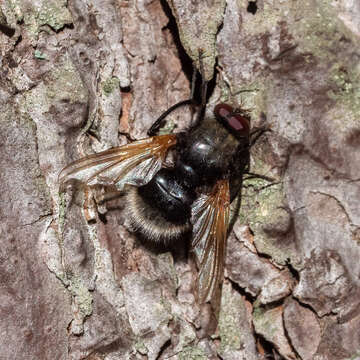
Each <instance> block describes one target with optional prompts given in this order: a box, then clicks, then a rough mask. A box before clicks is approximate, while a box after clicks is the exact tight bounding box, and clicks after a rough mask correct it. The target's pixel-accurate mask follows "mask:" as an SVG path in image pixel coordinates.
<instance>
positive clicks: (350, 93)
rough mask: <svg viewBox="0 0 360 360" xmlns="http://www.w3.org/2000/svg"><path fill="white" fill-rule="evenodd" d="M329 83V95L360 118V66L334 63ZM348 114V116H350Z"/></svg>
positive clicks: (357, 118)
mask: <svg viewBox="0 0 360 360" xmlns="http://www.w3.org/2000/svg"><path fill="white" fill-rule="evenodd" d="M329 84H330V86H331V90H329V91H328V93H327V95H328V96H329V97H330V98H331V99H333V100H334V101H336V103H337V104H338V105H339V106H340V107H344V108H345V109H347V110H348V112H349V113H350V114H349V116H350V118H351V114H352V115H353V116H355V117H356V119H354V120H355V121H356V122H358V120H359V114H360V68H359V67H357V68H356V67H355V68H349V67H347V66H345V65H344V64H338V63H336V64H334V65H333V67H332V68H331V70H330V76H329ZM343 115H344V114H343V111H342V121H344V116H343ZM349 116H347V118H349Z"/></svg>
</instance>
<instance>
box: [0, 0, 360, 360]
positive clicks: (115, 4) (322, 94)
mask: <svg viewBox="0 0 360 360" xmlns="http://www.w3.org/2000/svg"><path fill="white" fill-rule="evenodd" d="M359 19H360V5H359V3H358V2H355V1H350V0H340V1H336V2H328V1H325V0H311V1H308V2H296V1H287V2H283V1H280V0H277V1H270V0H257V1H244V0H239V1H234V0H227V1H225V0H214V1H198V2H196V1H195V2H185V1H179V0H169V1H168V2H165V1H164V0H162V1H158V0H153V1H142V0H138V1H133V0H129V1H125V0H124V1H120V0H117V1H109V0H102V1H100V0H87V1H81V0H69V1H65V0H61V1H59V0H58V1H56V0H32V1H30V0H3V1H2V2H1V3H0V49H1V54H0V65H1V66H0V106H1V110H2V111H1V112H0V149H1V153H0V154H1V157H0V164H1V165H0V186H1V191H0V218H1V225H0V234H1V237H0V239H1V240H0V241H1V246H0V274H1V275H0V304H1V306H0V320H1V321H0V333H1V336H0V349H1V356H0V358H1V359H19V360H20V359H26V360H28V359H92V360H95V359H106V360H115V359H168V358H171V359H224V360H230V359H247V360H252V359H261V358H263V359H265V358H267V359H268V358H273V359H282V358H283V359H302V360H310V359H314V360H325V359H326V360H340V359H357V358H360V331H359V329H360V287H359V286H360V262H359V258H360V228H359V226H360V207H359V201H360V151H359V147H360V65H359V59H360V46H359V44H360V20H359ZM199 53H202V56H203V58H204V67H205V77H206V79H208V80H211V79H212V82H211V86H210V91H211V97H210V99H209V101H208V107H207V111H210V112H211V111H212V109H213V107H214V106H215V104H217V103H219V102H227V103H231V104H233V105H234V106H237V107H241V108H243V109H248V111H249V113H250V115H251V126H252V128H256V127H259V126H267V127H269V128H270V131H268V132H266V133H265V135H263V136H262V137H261V138H260V139H259V141H258V142H257V143H256V144H255V145H254V147H253V148H252V149H251V171H252V172H254V173H257V174H260V175H264V176H267V177H271V178H273V179H274V181H273V182H272V183H269V182H268V181H266V180H264V179H263V178H251V179H248V180H246V181H244V186H243V189H242V194H241V197H240V200H241V207H240V212H239V213H238V214H236V213H235V210H236V209H235V208H234V214H235V215H233V216H235V218H234V220H235V224H234V227H233V229H232V232H231V233H230V235H229V238H228V244H227V256H226V270H225V279H224V283H223V288H222V297H221V305H220V313H219V314H215V313H214V311H213V309H212V307H211V306H210V305H209V304H206V305H199V304H198V303H197V302H196V299H195V296H194V291H195V289H194V284H195V279H196V274H197V271H196V268H195V266H194V264H193V262H192V260H191V257H190V256H189V255H188V253H187V249H186V246H185V245H184V244H175V245H174V244H173V245H171V246H169V247H167V248H164V249H160V250H159V249H158V248H156V249H155V248H154V247H153V246H149V244H148V243H147V242H146V241H144V240H143V239H139V238H138V237H137V236H136V235H135V234H134V233H133V232H132V230H131V227H130V226H129V220H128V219H127V216H126V207H127V204H126V201H125V200H124V199H123V198H118V199H115V200H112V201H109V202H107V203H106V204H105V206H102V207H98V209H97V210H98V211H97V210H96V206H95V202H94V200H93V196H94V190H93V189H88V188H85V189H75V190H74V191H72V192H69V191H68V192H65V193H64V192H62V191H60V190H61V189H59V184H58V178H57V177H58V173H59V171H60V170H61V169H62V168H63V167H64V166H65V165H67V164H68V163H70V162H71V161H73V160H76V159H78V158H80V157H82V156H84V155H86V154H90V153H94V152H98V151H101V150H105V149H108V148H110V147H114V146H119V145H121V144H124V143H126V141H127V138H128V137H129V136H130V137H131V138H142V137H146V132H147V130H148V129H149V127H150V126H151V124H152V123H153V122H154V120H155V119H156V118H157V117H158V116H159V115H160V114H161V113H162V112H163V111H165V110H166V109H167V108H168V107H170V106H171V105H173V104H175V103H176V102H178V101H181V100H185V99H187V98H188V97H189V94H190V79H191V73H192V66H193V64H195V66H196V67H199V62H198V59H199ZM191 115H192V114H191V111H190V110H189V109H181V110H180V111H176V112H174V113H173V114H171V115H170V116H169V117H168V119H167V124H166V126H165V127H164V128H163V129H162V131H163V132H171V131H173V130H174V131H181V130H182V129H186V127H187V126H188V125H189V122H190V121H191ZM98 190H99V189H98ZM99 191H101V189H100V190H99ZM217 316H218V318H217Z"/></svg>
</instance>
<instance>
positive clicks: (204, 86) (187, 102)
mask: <svg viewBox="0 0 360 360" xmlns="http://www.w3.org/2000/svg"><path fill="white" fill-rule="evenodd" d="M202 55H203V50H202V49H199V64H200V65H199V66H200V69H199V70H200V75H201V104H200V109H199V110H198V113H197V115H196V119H195V121H194V123H193V124H192V125H191V127H195V126H197V125H199V123H200V122H201V119H202V118H203V115H204V113H205V108H206V95H207V85H208V82H207V81H205V80H204V79H205V76H204V74H205V73H204V65H203V61H202ZM196 74H197V69H196V67H195V66H194V71H193V75H192V79H191V94H190V99H188V100H183V101H180V102H178V103H177V104H175V105H173V106H171V107H170V108H169V109H167V110H166V111H165V112H164V113H163V114H161V115H160V117H159V118H158V119H157V120H156V121H155V122H154V124H152V126H151V128H150V129H149V130H148V132H147V134H148V136H154V135H156V133H157V132H158V131H159V129H160V128H161V127H162V126H163V124H164V120H165V118H166V117H167V116H168V115H169V114H170V113H171V112H173V111H174V110H176V109H177V108H179V107H181V106H185V105H195V104H196V101H195V84H196Z"/></svg>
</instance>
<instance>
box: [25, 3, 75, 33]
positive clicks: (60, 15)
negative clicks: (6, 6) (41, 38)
mask: <svg viewBox="0 0 360 360" xmlns="http://www.w3.org/2000/svg"><path fill="white" fill-rule="evenodd" d="M66 3H67V2H66V0H58V1H55V0H43V1H42V2H41V3H40V6H36V7H35V6H34V7H30V8H29V7H27V8H26V9H22V12H23V14H24V22H25V26H26V27H27V28H28V30H29V31H30V33H32V34H33V35H34V36H37V34H38V33H39V32H40V31H41V29H42V27H43V26H44V25H48V26H50V27H51V28H52V29H54V30H55V31H59V30H60V29H62V28H63V27H64V26H65V25H66V24H71V23H72V17H71V14H70V12H69V10H68V9H67V7H66Z"/></svg>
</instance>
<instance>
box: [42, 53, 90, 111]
mask: <svg viewBox="0 0 360 360" xmlns="http://www.w3.org/2000/svg"><path fill="white" fill-rule="evenodd" d="M47 81H48V83H47V86H46V97H47V98H49V99H50V101H62V100H66V101H68V102H69V103H70V104H72V103H77V102H81V103H84V102H86V101H87V97H88V93H87V91H86V89H85V87H84V86H83V83H82V80H81V77H80V75H79V73H78V71H77V70H76V69H75V67H74V65H73V63H72V62H71V60H70V59H69V58H68V57H67V56H64V57H63V59H61V61H60V62H59V63H58V66H57V67H56V68H55V69H54V70H53V71H52V72H50V73H49V74H48V75H47Z"/></svg>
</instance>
